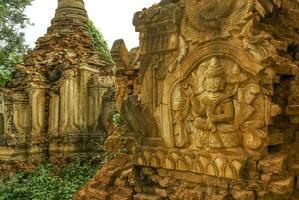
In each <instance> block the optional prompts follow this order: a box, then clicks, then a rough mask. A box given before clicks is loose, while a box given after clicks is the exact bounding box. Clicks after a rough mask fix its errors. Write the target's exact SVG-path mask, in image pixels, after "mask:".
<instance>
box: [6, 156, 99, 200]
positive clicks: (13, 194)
mask: <svg viewBox="0 0 299 200" xmlns="http://www.w3.org/2000/svg"><path fill="white" fill-rule="evenodd" d="M97 168H98V166H91V165H90V164H87V163H80V162H76V163H73V164H70V165H68V166H66V167H65V168H63V169H61V170H55V169H54V168H53V167H52V166H51V165H41V166H40V167H38V168H37V169H35V170H34V171H33V172H22V173H19V174H17V175H16V176H14V177H13V178H11V179H10V180H9V181H7V182H5V183H2V184H0V200H71V199H72V197H73V195H74V193H75V192H76V191H77V190H78V189H79V188H80V187H82V186H83V185H84V184H85V183H86V181H87V180H89V179H91V178H92V177H93V175H94V173H95V172H96V170H97Z"/></svg>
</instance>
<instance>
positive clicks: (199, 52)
mask: <svg viewBox="0 0 299 200" xmlns="http://www.w3.org/2000/svg"><path fill="white" fill-rule="evenodd" d="M213 56H218V57H225V58H228V59H231V60H233V61H234V62H236V63H237V64H238V65H239V66H240V67H241V68H242V69H243V70H245V71H246V72H248V73H250V74H251V75H253V76H257V75H258V74H259V72H260V71H261V70H263V69H264V67H263V66H261V65H260V64H258V62H257V60H255V59H254V58H253V57H252V56H251V55H249V54H248V53H246V52H245V51H244V50H243V49H242V48H240V47H238V46H235V45H232V44H231V43H228V42H212V43H208V44H206V45H203V46H201V47H199V48H197V49H195V50H194V51H193V52H192V53H190V54H189V55H188V56H187V57H186V58H185V59H184V61H183V62H182V64H181V66H180V67H179V68H178V70H176V71H175V72H174V73H173V74H171V75H170V76H168V77H167V78H166V80H165V83H164V87H163V94H162V96H163V99H162V105H161V112H162V113H163V114H164V115H163V118H161V122H162V123H161V124H162V134H161V135H162V137H163V138H164V141H165V144H166V146H167V147H174V146H175V142H174V134H173V128H172V125H171V123H172V120H173V119H172V116H171V94H172V92H173V90H174V87H175V86H176V85H177V84H178V83H180V82H181V81H182V80H184V79H186V78H187V76H188V75H189V74H190V73H191V71H192V70H193V69H194V68H195V67H196V66H198V65H199V64H201V63H203V62H205V61H207V60H208V59H209V58H211V57H213Z"/></svg>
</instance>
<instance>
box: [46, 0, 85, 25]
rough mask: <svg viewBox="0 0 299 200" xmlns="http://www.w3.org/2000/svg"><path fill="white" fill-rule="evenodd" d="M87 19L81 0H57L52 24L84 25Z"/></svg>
mask: <svg viewBox="0 0 299 200" xmlns="http://www.w3.org/2000/svg"><path fill="white" fill-rule="evenodd" d="M87 21H88V16H87V12H86V10H85V5H84V1H83V0H58V8H57V9H56V13H55V17H54V19H53V20H52V26H57V25H58V26H67V25H69V24H74V23H75V24H77V25H85V24H86V22H87Z"/></svg>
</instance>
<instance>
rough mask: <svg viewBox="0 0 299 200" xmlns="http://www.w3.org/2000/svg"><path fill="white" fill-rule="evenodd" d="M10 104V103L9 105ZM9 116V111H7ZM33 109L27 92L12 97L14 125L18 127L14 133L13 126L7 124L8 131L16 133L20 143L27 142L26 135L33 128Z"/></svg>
mask: <svg viewBox="0 0 299 200" xmlns="http://www.w3.org/2000/svg"><path fill="white" fill-rule="evenodd" d="M7 106H9V105H7ZM6 114H7V116H6V117H8V115H9V114H8V113H6ZM31 121H32V119H31V111H30V109H29V105H28V99H27V98H26V96H25V94H22V93H19V94H15V95H14V96H13V99H12V122H13V124H11V125H12V126H14V128H15V129H16V132H14V133H13V130H12V127H11V126H7V127H6V131H7V132H9V133H10V134H14V135H15V136H14V137H16V138H17V140H18V143H25V142H26V135H27V134H28V133H29V130H30V129H31V123H32V122H31Z"/></svg>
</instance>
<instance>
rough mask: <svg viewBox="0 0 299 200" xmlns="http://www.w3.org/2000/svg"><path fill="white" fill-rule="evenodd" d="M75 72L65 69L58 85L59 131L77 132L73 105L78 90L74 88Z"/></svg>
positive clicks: (75, 101) (75, 102)
mask: <svg viewBox="0 0 299 200" xmlns="http://www.w3.org/2000/svg"><path fill="white" fill-rule="evenodd" d="M76 82H77V81H76V73H75V71H74V70H66V71H65V72H64V74H63V79H62V80H61V85H60V117H59V132H60V133H71V132H78V128H77V127H76V126H75V117H74V116H75V109H74V108H75V105H76V104H77V101H78V100H77V96H78V91H75V88H76V84H77V83H76Z"/></svg>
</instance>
